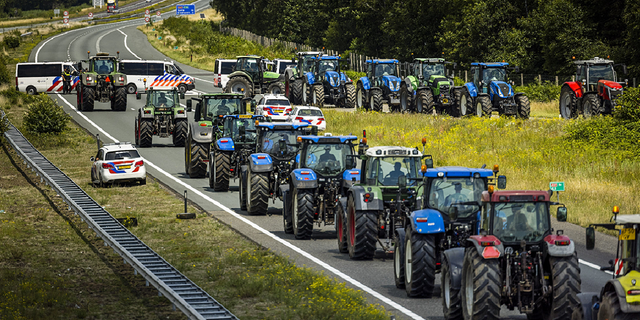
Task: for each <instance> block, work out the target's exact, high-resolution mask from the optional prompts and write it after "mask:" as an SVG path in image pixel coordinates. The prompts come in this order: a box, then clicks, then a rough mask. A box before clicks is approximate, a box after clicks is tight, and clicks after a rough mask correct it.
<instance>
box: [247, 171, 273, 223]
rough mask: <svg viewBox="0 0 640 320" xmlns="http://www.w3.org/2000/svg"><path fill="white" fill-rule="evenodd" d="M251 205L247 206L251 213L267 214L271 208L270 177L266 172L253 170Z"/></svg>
mask: <svg viewBox="0 0 640 320" xmlns="http://www.w3.org/2000/svg"><path fill="white" fill-rule="evenodd" d="M250 177H251V181H248V183H251V194H247V195H246V196H247V197H251V207H249V206H247V212H248V213H249V214H266V213H267V209H268V208H269V177H268V176H267V174H264V173H257V172H251V173H250Z"/></svg>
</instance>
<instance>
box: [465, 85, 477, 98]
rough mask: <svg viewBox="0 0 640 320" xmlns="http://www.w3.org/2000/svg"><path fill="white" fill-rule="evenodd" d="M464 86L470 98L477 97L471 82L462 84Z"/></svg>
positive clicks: (475, 89)
mask: <svg viewBox="0 0 640 320" xmlns="http://www.w3.org/2000/svg"><path fill="white" fill-rule="evenodd" d="M464 86H465V88H467V91H468V92H469V95H470V96H471V98H475V97H477V96H478V89H477V88H476V85H475V84H473V82H467V83H465V84H464Z"/></svg>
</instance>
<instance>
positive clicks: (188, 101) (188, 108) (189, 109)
mask: <svg viewBox="0 0 640 320" xmlns="http://www.w3.org/2000/svg"><path fill="white" fill-rule="evenodd" d="M191 111H193V102H192V101H191V99H189V100H187V112H191Z"/></svg>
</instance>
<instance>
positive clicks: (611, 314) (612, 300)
mask: <svg viewBox="0 0 640 320" xmlns="http://www.w3.org/2000/svg"><path fill="white" fill-rule="evenodd" d="M639 317H640V313H637V312H634V313H624V312H622V310H621V308H620V299H619V298H618V295H617V294H616V293H615V291H610V292H607V293H605V294H604V296H603V297H602V302H600V310H598V319H608V320H631V319H638V318H639Z"/></svg>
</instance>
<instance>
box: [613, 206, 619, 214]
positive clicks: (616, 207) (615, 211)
mask: <svg viewBox="0 0 640 320" xmlns="http://www.w3.org/2000/svg"><path fill="white" fill-rule="evenodd" d="M618 213H620V207H618V206H613V214H618Z"/></svg>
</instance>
